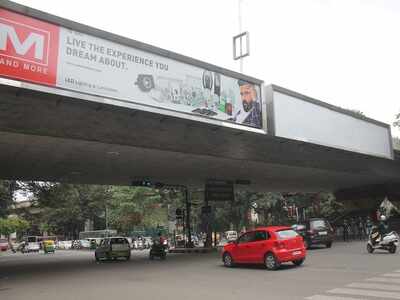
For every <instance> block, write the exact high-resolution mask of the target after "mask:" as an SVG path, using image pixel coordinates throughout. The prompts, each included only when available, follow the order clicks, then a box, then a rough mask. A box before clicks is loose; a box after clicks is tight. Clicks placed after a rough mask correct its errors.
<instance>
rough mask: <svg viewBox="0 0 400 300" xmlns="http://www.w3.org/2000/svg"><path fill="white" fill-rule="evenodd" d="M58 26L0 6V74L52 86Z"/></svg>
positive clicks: (55, 67) (55, 72) (55, 64)
mask: <svg viewBox="0 0 400 300" xmlns="http://www.w3.org/2000/svg"><path fill="white" fill-rule="evenodd" d="M58 40H59V27H58V26H55V25H52V24H49V23H45V22H42V21H39V20H36V19H33V18H30V17H26V16H23V15H19V14H17V13H13V12H10V11H7V10H4V9H0V75H4V76H7V77H11V78H15V79H22V80H27V81H32V82H35V83H41V84H46V85H55V84H56V78H57V59H58V45H59V43H58Z"/></svg>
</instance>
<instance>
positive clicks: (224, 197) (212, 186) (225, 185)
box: [205, 180, 234, 201]
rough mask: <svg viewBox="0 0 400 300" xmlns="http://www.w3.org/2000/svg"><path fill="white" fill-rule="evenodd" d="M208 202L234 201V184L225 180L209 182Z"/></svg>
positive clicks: (206, 194)
mask: <svg viewBox="0 0 400 300" xmlns="http://www.w3.org/2000/svg"><path fill="white" fill-rule="evenodd" d="M205 197H206V201H233V200H234V194H233V182H231V181H223V180H213V181H207V183H206V189H205Z"/></svg>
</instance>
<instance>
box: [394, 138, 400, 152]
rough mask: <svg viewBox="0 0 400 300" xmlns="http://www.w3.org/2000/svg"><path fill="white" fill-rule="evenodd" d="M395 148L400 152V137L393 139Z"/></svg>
mask: <svg viewBox="0 0 400 300" xmlns="http://www.w3.org/2000/svg"><path fill="white" fill-rule="evenodd" d="M392 140H393V148H394V149H396V150H400V138H398V137H393V138H392Z"/></svg>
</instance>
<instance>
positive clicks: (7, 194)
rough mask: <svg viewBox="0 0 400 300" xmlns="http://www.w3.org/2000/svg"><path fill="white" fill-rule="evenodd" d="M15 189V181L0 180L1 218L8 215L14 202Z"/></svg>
mask: <svg viewBox="0 0 400 300" xmlns="http://www.w3.org/2000/svg"><path fill="white" fill-rule="evenodd" d="M15 189H16V182H15V181H10V180H0V218H1V217H3V218H4V217H6V216H7V215H8V212H9V208H10V206H11V204H12V203H13V192H14V190H15Z"/></svg>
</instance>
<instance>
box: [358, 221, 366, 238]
mask: <svg viewBox="0 0 400 300" xmlns="http://www.w3.org/2000/svg"><path fill="white" fill-rule="evenodd" d="M364 228H365V225H364V220H363V218H362V217H361V216H359V217H358V238H359V239H360V241H362V240H363V239H364V235H365V231H364Z"/></svg>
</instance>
